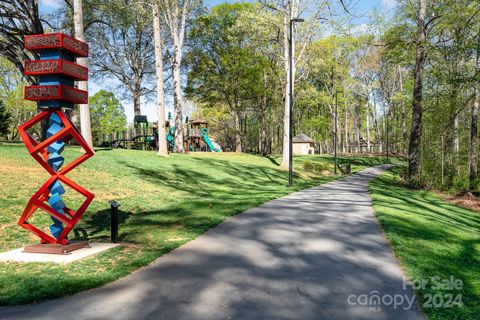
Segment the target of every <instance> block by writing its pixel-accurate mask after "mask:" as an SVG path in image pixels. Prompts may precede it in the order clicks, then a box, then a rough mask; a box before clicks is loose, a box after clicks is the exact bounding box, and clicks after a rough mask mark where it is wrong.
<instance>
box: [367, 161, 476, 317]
mask: <svg viewBox="0 0 480 320" xmlns="http://www.w3.org/2000/svg"><path fill="white" fill-rule="evenodd" d="M370 193H371V195H372V198H373V205H374V209H375V213H376V215H377V217H378V219H379V220H380V223H381V225H382V227H383V230H384V231H385V233H386V235H387V237H388V239H389V240H390V242H391V244H392V247H393V250H394V251H395V253H396V255H397V257H398V258H399V259H400V262H401V264H402V266H403V268H404V269H405V271H406V273H407V275H408V277H409V278H410V279H411V280H412V281H413V283H414V285H415V287H416V289H417V296H418V298H419V303H420V305H421V306H422V308H423V311H424V312H425V313H426V314H427V315H428V318H429V319H430V320H440V319H442V320H452V319H464V320H466V319H472V320H473V319H479V317H480V213H478V212H473V211H470V210H467V209H463V208H460V207H457V206H454V205H449V204H447V203H445V202H444V201H442V200H441V199H440V198H439V197H438V196H437V195H435V194H434V193H433V192H430V191H415V190H410V189H407V188H405V187H403V186H402V185H401V184H400V183H399V175H398V169H394V170H392V171H390V172H387V173H385V174H383V175H382V176H380V177H379V178H377V179H376V180H374V181H373V182H372V183H371V184H370ZM451 279H454V281H455V280H460V281H461V285H460V286H459V287H461V289H458V288H459V287H457V288H455V286H450V283H449V281H451ZM422 281H423V282H424V283H425V285H424V286H422V285H420V284H421V283H422ZM444 281H446V282H445V283H442V282H444ZM443 284H445V286H444V285H443ZM457 284H458V281H457ZM459 295H460V296H459ZM455 298H456V299H457V300H455ZM449 302H450V303H449ZM454 302H462V303H463V306H458V305H456V304H455V303H454Z"/></svg>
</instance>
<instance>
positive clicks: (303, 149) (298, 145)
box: [292, 133, 317, 155]
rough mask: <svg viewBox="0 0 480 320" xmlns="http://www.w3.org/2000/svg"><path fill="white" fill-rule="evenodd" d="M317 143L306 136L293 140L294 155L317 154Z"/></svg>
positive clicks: (298, 136)
mask: <svg viewBox="0 0 480 320" xmlns="http://www.w3.org/2000/svg"><path fill="white" fill-rule="evenodd" d="M316 143H317V142H316V141H315V140H313V139H312V138H310V137H309V136H307V135H306V134H303V133H301V134H299V135H297V136H296V137H294V138H293V140H292V145H293V154H294V155H305V154H314V153H315V144H316Z"/></svg>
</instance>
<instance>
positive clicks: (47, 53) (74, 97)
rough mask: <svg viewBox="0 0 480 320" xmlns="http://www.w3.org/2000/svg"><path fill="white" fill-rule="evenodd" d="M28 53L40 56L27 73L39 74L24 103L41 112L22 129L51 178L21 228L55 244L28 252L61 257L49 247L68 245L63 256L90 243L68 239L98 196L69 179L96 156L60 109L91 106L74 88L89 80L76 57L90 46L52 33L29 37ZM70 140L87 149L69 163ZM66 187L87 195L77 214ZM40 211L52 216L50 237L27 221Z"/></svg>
mask: <svg viewBox="0 0 480 320" xmlns="http://www.w3.org/2000/svg"><path fill="white" fill-rule="evenodd" d="M25 49H27V50H30V51H35V52H37V53H38V54H39V56H40V59H39V60H32V61H25V74H26V75H33V76H37V77H38V79H39V83H38V85H35V86H26V87H25V91H24V99H26V100H32V101H37V104H38V107H39V109H40V113H39V114H38V115H37V116H35V117H34V118H32V119H31V120H29V121H27V122H26V123H24V124H23V125H21V126H20V127H19V128H18V131H19V133H20V136H21V138H22V140H23V142H24V144H25V146H26V147H27V150H28V152H29V153H30V155H31V156H32V157H33V158H34V159H35V160H36V161H37V162H38V163H39V164H40V165H41V166H42V167H43V168H44V169H45V170H46V171H47V172H48V173H49V174H50V178H49V179H48V180H47V182H45V184H44V185H43V186H41V187H40V189H39V190H38V191H37V192H36V193H35V194H34V195H33V196H32V197H31V198H30V200H29V202H28V204H27V206H26V208H25V210H24V212H23V214H22V216H21V217H20V219H19V221H18V224H19V225H20V226H22V227H23V228H25V229H27V230H29V231H30V232H32V233H34V234H35V235H37V236H38V237H39V238H40V239H41V243H42V244H50V245H53V246H51V247H48V245H47V247H41V246H43V245H36V246H31V247H32V248H33V247H35V248H36V249H38V251H35V250H36V249H35V250H34V249H32V250H31V251H28V247H26V248H25V251H27V252H45V253H58V252H56V251H55V252H53V251H52V252H49V251H48V249H46V248H52V249H55V250H58V245H60V246H66V247H62V248H61V250H62V251H61V252H59V253H65V252H67V251H71V250H75V249H78V248H79V247H82V246H84V245H86V243H85V244H81V245H80V246H79V244H78V243H76V244H75V243H69V242H68V240H67V236H68V234H69V232H70V231H71V230H72V228H73V227H74V226H75V225H76V224H77V223H78V221H79V220H80V218H81V217H82V215H83V213H84V212H85V210H86V209H87V207H88V205H89V204H90V202H91V201H92V200H93V198H94V195H93V194H92V193H91V192H89V191H87V190H86V189H84V188H82V187H81V186H79V185H77V184H76V183H74V182H73V181H71V180H70V179H68V178H67V177H66V176H65V175H66V174H67V173H68V172H70V171H72V170H73V169H75V168H76V167H77V166H79V165H80V164H81V163H83V162H84V161H86V160H87V159H88V158H90V157H92V156H93V154H94V153H93V150H92V149H91V148H90V147H89V146H88V144H87V142H86V141H85V140H84V139H83V137H82V136H81V134H80V133H79V132H78V129H77V128H76V127H75V125H74V124H73V123H72V122H71V121H70V119H69V118H68V117H67V115H66V114H65V113H64V112H63V111H62V109H63V108H65V109H72V108H73V107H74V104H85V103H87V102H88V92H87V91H83V90H79V89H76V88H75V87H74V82H75V81H87V79H88V69H87V68H85V67H83V66H80V65H78V64H76V57H87V56H88V45H87V44H86V43H84V42H81V41H78V40H76V39H74V38H72V37H69V36H67V35H64V34H61V33H53V34H40V35H31V36H26V37H25ZM42 123H43V124H44V125H42ZM45 124H47V126H48V127H47V128H45ZM35 126H37V127H38V126H41V127H42V131H43V132H44V134H43V136H44V137H43V139H38V140H37V139H35V138H34V137H33V135H32V134H31V133H30V132H29V130H31V129H32V128H33V127H35ZM45 131H46V132H45ZM72 140H75V141H76V142H77V143H78V144H79V145H80V146H81V147H82V148H83V150H84V153H83V154H82V155H80V156H79V157H78V158H76V159H74V160H73V161H71V162H70V163H68V164H67V163H65V158H64V157H63V156H62V155H61V154H62V152H63V150H64V148H65V146H66V144H67V143H69V142H70V141H72ZM66 187H68V189H72V190H74V191H76V192H78V193H79V194H80V195H82V196H83V197H84V200H83V203H82V204H81V205H80V207H79V208H78V209H77V210H72V209H70V208H68V207H67V205H66V204H65V203H64V201H63V199H62V195H63V194H64V193H65V192H66V189H67V188H66ZM38 209H41V210H43V211H45V212H46V213H47V214H49V215H50V218H51V220H52V222H53V224H52V225H51V226H50V227H49V229H50V230H49V231H50V234H47V232H46V230H44V229H42V227H38V226H35V225H33V224H32V222H31V221H29V219H31V217H32V216H33V215H34V213H36V211H37V210H38ZM67 245H68V247H67ZM39 246H40V247H39Z"/></svg>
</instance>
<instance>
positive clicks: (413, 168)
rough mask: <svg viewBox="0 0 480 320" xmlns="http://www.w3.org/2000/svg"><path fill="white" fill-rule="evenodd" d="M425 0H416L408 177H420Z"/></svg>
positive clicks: (424, 56)
mask: <svg viewBox="0 0 480 320" xmlns="http://www.w3.org/2000/svg"><path fill="white" fill-rule="evenodd" d="M426 2H427V0H418V4H419V10H418V22H417V24H418V38H417V50H416V51H417V52H416V58H415V78H414V84H413V103H412V109H413V110H412V130H411V132H410V143H409V146H408V179H409V180H410V181H412V180H413V179H418V178H420V165H421V163H420V162H421V160H420V143H421V139H422V113H423V110H422V109H423V108H422V102H423V101H422V100H423V69H424V65H425V59H426V43H425V42H426V39H427V27H426V24H425V17H426V13H427V4H426Z"/></svg>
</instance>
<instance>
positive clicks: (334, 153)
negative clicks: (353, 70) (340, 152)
mask: <svg viewBox="0 0 480 320" xmlns="http://www.w3.org/2000/svg"><path fill="white" fill-rule="evenodd" d="M334 127H335V128H334V129H333V130H334V134H333V175H335V176H336V175H337V139H338V133H337V127H338V92H337V90H336V89H335V123H334Z"/></svg>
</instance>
